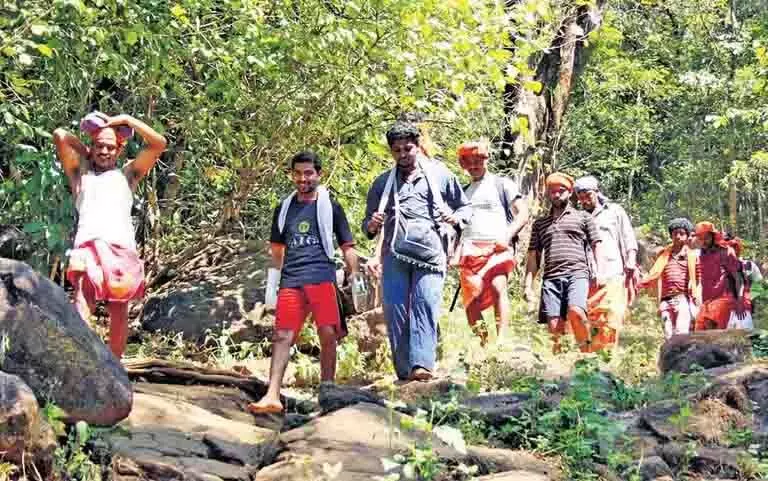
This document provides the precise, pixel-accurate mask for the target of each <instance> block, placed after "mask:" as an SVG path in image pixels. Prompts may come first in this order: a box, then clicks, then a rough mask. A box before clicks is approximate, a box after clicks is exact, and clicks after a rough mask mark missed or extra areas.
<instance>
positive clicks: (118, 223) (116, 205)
mask: <svg viewBox="0 0 768 481" xmlns="http://www.w3.org/2000/svg"><path fill="white" fill-rule="evenodd" d="M80 129H81V130H82V131H83V132H84V133H86V134H88V135H89V136H90V138H91V144H90V145H88V146H86V145H85V144H83V143H82V142H81V141H80V139H79V138H78V137H77V136H75V135H73V134H71V133H69V132H67V131H66V130H64V129H56V130H55V131H54V133H53V140H54V142H55V144H56V151H57V154H58V156H59V159H60V160H61V163H62V166H63V168H64V173H65V174H66V175H67V179H68V180H69V186H70V189H71V191H72V196H73V197H74V198H75V205H76V207H77V213H78V223H77V234H76V236H75V242H74V249H73V250H72V251H70V264H69V270H68V272H67V279H68V280H69V281H70V283H72V285H73V286H74V288H75V303H76V307H77V310H78V312H79V313H80V316H81V317H82V318H83V320H85V321H87V320H88V318H89V317H90V315H91V312H92V311H93V310H94V308H95V304H96V301H105V302H106V303H107V311H108V312H109V320H110V325H109V347H110V350H111V351H112V353H113V354H114V355H115V356H116V357H117V358H120V357H122V355H123V352H124V351H125V346H126V343H127V341H128V301H130V300H131V299H135V298H138V297H141V296H142V295H143V294H144V266H143V265H142V263H141V260H140V259H139V257H138V254H137V252H136V239H135V235H134V231H133V224H132V220H131V208H132V206H133V192H134V190H135V189H136V187H137V185H138V183H139V181H140V180H141V179H142V178H144V176H145V175H146V174H147V172H149V170H150V169H151V168H152V167H153V166H154V165H155V163H156V162H157V159H158V158H159V157H160V154H162V153H163V151H164V150H165V147H166V144H167V142H166V140H165V138H164V137H163V136H162V135H160V134H159V133H157V132H156V131H155V130H154V129H152V128H151V127H150V126H148V125H147V124H145V123H144V122H141V121H140V120H137V119H135V118H133V117H131V116H130V115H117V116H115V117H109V116H107V115H104V114H102V113H100V112H93V113H91V114H89V115H87V116H86V117H85V118H84V119H83V120H82V121H81V122H80ZM134 131H136V132H138V134H139V135H140V136H141V137H142V139H143V140H144V142H145V143H146V146H145V147H144V149H143V150H141V151H140V152H139V153H138V155H137V156H136V158H135V159H134V160H132V161H130V162H127V163H126V164H125V165H124V166H123V167H122V168H119V167H118V166H117V160H118V158H119V157H120V155H121V154H122V152H123V150H124V147H125V144H126V142H127V141H128V139H129V138H130V137H131V136H133V133H134ZM81 159H83V160H85V161H86V165H87V171H86V172H82V171H81V168H80V161H81Z"/></svg>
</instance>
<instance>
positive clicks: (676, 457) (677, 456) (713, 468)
mask: <svg viewBox="0 0 768 481" xmlns="http://www.w3.org/2000/svg"><path fill="white" fill-rule="evenodd" d="M742 453H743V450H741V449H727V448H707V447H696V449H695V450H691V451H688V450H687V448H686V446H684V445H682V444H679V443H674V442H672V443H667V444H665V445H664V446H663V447H662V448H661V456H662V457H663V458H664V461H666V462H667V464H668V465H669V466H671V467H673V468H674V467H678V468H684V467H685V466H684V464H685V463H686V460H687V461H688V463H689V468H688V469H690V470H692V471H694V472H696V473H700V474H703V475H706V476H722V477H725V478H738V477H739V473H740V468H739V455H740V454H742Z"/></svg>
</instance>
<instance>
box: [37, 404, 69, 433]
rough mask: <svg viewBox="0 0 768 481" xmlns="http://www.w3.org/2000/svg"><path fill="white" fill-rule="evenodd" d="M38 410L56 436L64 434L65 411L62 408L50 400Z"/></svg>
mask: <svg viewBox="0 0 768 481" xmlns="http://www.w3.org/2000/svg"><path fill="white" fill-rule="evenodd" d="M40 412H41V414H42V415H43V418H44V419H45V420H46V421H47V422H48V425H50V426H51V428H52V429H53V432H54V433H55V434H56V436H64V435H65V434H66V424H64V419H66V417H67V413H66V412H64V410H63V409H61V408H60V407H59V406H57V405H56V404H54V403H52V402H48V403H46V404H45V406H44V407H43V409H42V410H41V411H40Z"/></svg>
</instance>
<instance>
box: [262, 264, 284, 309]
mask: <svg viewBox="0 0 768 481" xmlns="http://www.w3.org/2000/svg"><path fill="white" fill-rule="evenodd" d="M279 288H280V269H274V268H270V269H269V270H268V271H267V287H266V288H265V289H264V306H265V307H267V308H272V309H274V308H275V307H276V306H277V291H278V289H279Z"/></svg>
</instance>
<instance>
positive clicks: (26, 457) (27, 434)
mask: <svg viewBox="0 0 768 481" xmlns="http://www.w3.org/2000/svg"><path fill="white" fill-rule="evenodd" d="M38 408H39V406H38V404H37V399H36V398H35V394H34V393H33V392H32V389H30V388H29V386H27V385H26V384H24V381H22V380H21V378H19V377H17V376H14V375H12V374H6V373H3V372H0V453H2V459H3V461H10V462H15V463H21V462H23V461H27V462H33V463H34V464H35V466H36V468H37V469H38V470H40V471H42V472H44V473H47V472H48V471H49V470H50V468H51V466H52V463H53V453H54V451H55V450H56V447H57V444H56V436H55V435H54V434H53V430H52V429H51V428H50V426H48V424H47V423H46V422H45V421H44V420H43V419H42V418H41V417H40V413H39V409H38Z"/></svg>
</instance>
